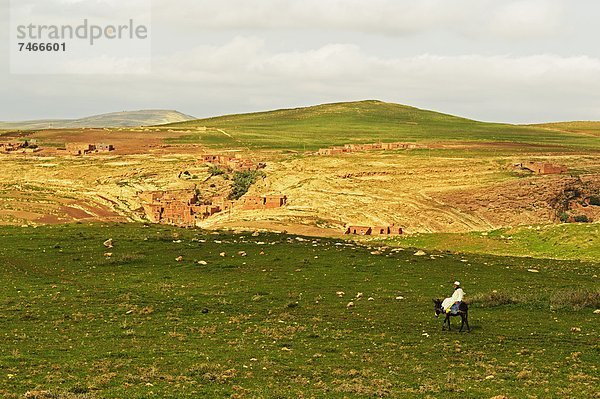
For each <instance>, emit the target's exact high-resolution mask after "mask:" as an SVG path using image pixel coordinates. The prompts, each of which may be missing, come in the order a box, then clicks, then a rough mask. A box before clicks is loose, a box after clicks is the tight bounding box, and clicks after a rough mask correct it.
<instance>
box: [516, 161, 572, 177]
mask: <svg viewBox="0 0 600 399" xmlns="http://www.w3.org/2000/svg"><path fill="white" fill-rule="evenodd" d="M515 168H518V169H521V170H526V171H530V172H533V173H535V174H537V175H558V174H561V173H566V172H568V169H567V168H566V167H564V166H562V165H554V164H551V163H546V162H533V161H527V162H522V163H519V164H516V165H515Z"/></svg>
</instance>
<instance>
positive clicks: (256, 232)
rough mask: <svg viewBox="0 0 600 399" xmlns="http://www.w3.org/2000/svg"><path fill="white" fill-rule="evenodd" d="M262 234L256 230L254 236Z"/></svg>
mask: <svg viewBox="0 0 600 399" xmlns="http://www.w3.org/2000/svg"><path fill="white" fill-rule="evenodd" d="M259 235H260V233H259V232H258V231H255V232H254V233H252V237H258V236H259Z"/></svg>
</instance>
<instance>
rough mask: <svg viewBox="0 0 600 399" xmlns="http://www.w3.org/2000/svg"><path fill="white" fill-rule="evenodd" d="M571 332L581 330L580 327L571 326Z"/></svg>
mask: <svg viewBox="0 0 600 399" xmlns="http://www.w3.org/2000/svg"><path fill="white" fill-rule="evenodd" d="M571 332H572V333H578V332H581V328H580V327H571Z"/></svg>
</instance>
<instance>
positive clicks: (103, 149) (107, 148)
mask: <svg viewBox="0 0 600 399" xmlns="http://www.w3.org/2000/svg"><path fill="white" fill-rule="evenodd" d="M96 150H97V151H98V152H110V151H114V150H115V146H114V145H112V144H104V143H100V144H96Z"/></svg>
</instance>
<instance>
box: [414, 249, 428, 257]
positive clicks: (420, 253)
mask: <svg viewBox="0 0 600 399" xmlns="http://www.w3.org/2000/svg"><path fill="white" fill-rule="evenodd" d="M425 255H427V254H426V253H425V251H422V250H418V251H417V252H415V256H425Z"/></svg>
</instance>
